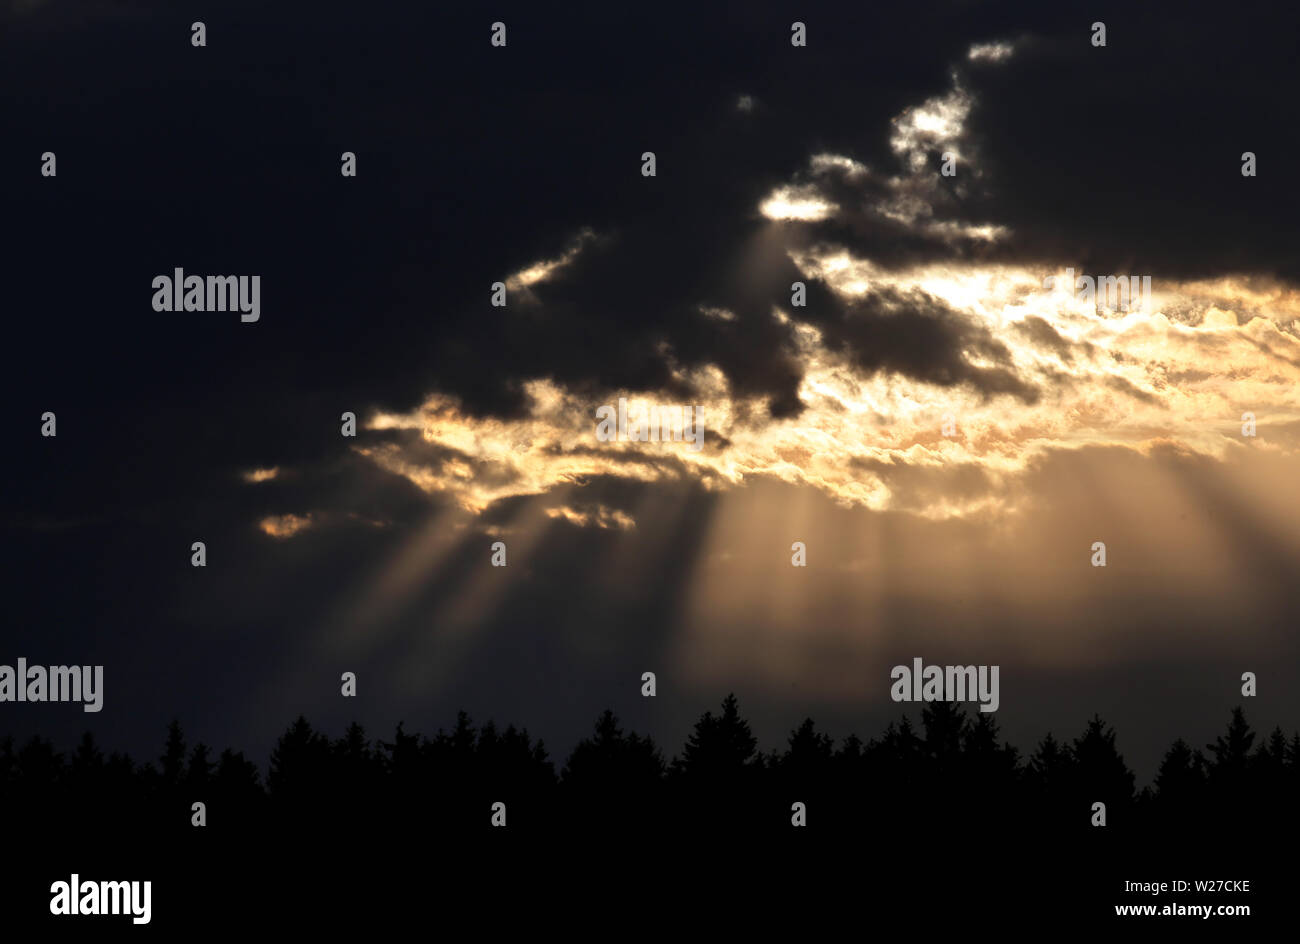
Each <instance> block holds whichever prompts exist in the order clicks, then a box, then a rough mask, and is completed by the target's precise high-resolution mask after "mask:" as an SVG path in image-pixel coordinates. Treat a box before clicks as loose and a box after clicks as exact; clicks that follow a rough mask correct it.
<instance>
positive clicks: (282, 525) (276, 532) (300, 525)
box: [258, 514, 314, 540]
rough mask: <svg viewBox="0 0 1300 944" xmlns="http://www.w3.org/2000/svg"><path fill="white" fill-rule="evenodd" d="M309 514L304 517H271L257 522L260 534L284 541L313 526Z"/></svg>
mask: <svg viewBox="0 0 1300 944" xmlns="http://www.w3.org/2000/svg"><path fill="white" fill-rule="evenodd" d="M313 523H314V522H313V519H312V516H311V515H310V514H306V515H271V516H269V517H266V518H263V519H262V520H261V521H259V522H258V527H259V528H261V530H262V533H263V534H266V535H269V536H270V537H273V538H278V539H280V540H284V539H287V538H291V537H293V536H294V535H295V534H300V533H302V532H303V531H305V530H307V529H308V528H309V527H311V526H312V524H313Z"/></svg>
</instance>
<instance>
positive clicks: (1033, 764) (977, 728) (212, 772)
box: [0, 695, 1300, 834]
mask: <svg viewBox="0 0 1300 944" xmlns="http://www.w3.org/2000/svg"><path fill="white" fill-rule="evenodd" d="M1256 742H1258V743H1256ZM1298 787H1300V734H1292V736H1291V737H1290V738H1289V739H1288V738H1287V737H1286V736H1285V735H1284V734H1283V732H1282V731H1281V729H1275V730H1274V731H1273V732H1272V733H1270V734H1269V735H1268V736H1266V737H1263V738H1260V737H1259V736H1258V735H1257V733H1256V732H1255V731H1253V730H1252V729H1251V727H1250V725H1249V723H1248V722H1247V720H1246V718H1245V715H1244V713H1243V711H1242V709H1241V708H1236V709H1234V710H1233V711H1232V714H1231V717H1230V719H1229V721H1228V724H1227V727H1226V730H1225V731H1224V732H1223V733H1222V734H1221V735H1219V736H1218V737H1216V738H1215V739H1214V741H1213V742H1211V743H1208V744H1206V745H1204V746H1203V747H1197V746H1193V745H1192V744H1189V743H1188V742H1187V741H1185V740H1183V739H1181V738H1180V739H1178V740H1176V741H1175V742H1174V743H1173V744H1172V745H1171V746H1170V748H1169V749H1168V751H1167V752H1166V754H1165V756H1164V759H1163V761H1162V762H1161V764H1160V766H1159V771H1158V773H1157V775H1156V777H1155V779H1154V782H1153V783H1152V784H1151V785H1149V786H1146V787H1144V788H1142V789H1140V790H1139V789H1138V788H1137V787H1136V785H1135V778H1134V775H1133V772H1132V771H1131V770H1130V769H1129V767H1128V766H1127V765H1126V764H1125V762H1124V759H1123V757H1122V756H1121V755H1120V753H1119V751H1118V750H1117V748H1116V737H1115V731H1114V729H1113V728H1112V727H1110V726H1109V725H1108V724H1106V723H1105V722H1104V721H1103V720H1102V719H1101V718H1099V717H1094V718H1092V719H1091V720H1090V721H1088V722H1087V723H1086V725H1085V726H1084V728H1083V730H1082V732H1081V733H1079V734H1078V735H1077V736H1076V737H1074V738H1073V739H1071V740H1057V739H1056V738H1055V737H1054V736H1053V735H1052V734H1048V735H1047V736H1045V737H1044V738H1043V739H1042V740H1041V741H1040V742H1039V743H1038V744H1037V746H1036V747H1035V748H1034V750H1033V751H1032V752H1031V753H1030V754H1028V755H1027V756H1022V754H1021V753H1020V751H1019V750H1017V749H1016V748H1015V747H1013V746H1011V745H1009V744H1007V743H1005V742H1004V741H1003V740H1002V739H1001V738H1000V736H999V731H998V726H997V723H996V721H994V720H993V717H992V715H991V714H987V713H974V714H972V713H968V712H967V711H966V709H965V708H964V707H963V706H961V705H960V704H954V703H948V702H934V703H931V704H929V705H927V706H925V707H924V709H923V710H922V712H921V724H920V726H919V728H917V727H915V726H914V725H913V724H912V723H911V721H910V720H909V719H908V718H907V717H906V716H904V717H903V718H902V719H901V720H900V721H898V722H895V723H890V724H889V725H888V727H886V729H885V730H884V731H883V732H882V733H881V734H880V735H879V736H878V737H875V738H872V739H871V740H868V741H862V740H861V739H859V738H858V737H856V736H854V735H850V736H849V737H847V738H845V739H844V740H843V741H841V742H839V743H838V744H836V742H835V741H834V740H832V738H830V737H829V736H828V735H826V734H824V733H822V732H820V731H818V730H817V727H816V725H815V723H814V722H813V720H812V719H806V720H804V721H803V722H802V723H801V724H800V725H798V727H796V728H795V729H794V730H793V731H792V732H791V733H790V735H789V738H788V741H787V743H786V745H785V746H784V747H783V748H782V749H778V750H773V751H771V752H768V753H763V752H760V751H759V750H758V746H757V741H756V739H755V737H754V735H753V734H752V732H751V730H750V726H749V724H748V723H747V722H746V721H745V720H744V718H743V717H742V716H741V713H740V709H739V706H738V704H737V701H736V698H735V697H734V696H733V695H729V696H727V698H726V699H725V700H724V701H723V702H722V705H721V707H720V709H719V710H718V711H716V712H714V711H708V712H705V713H704V715H703V716H702V717H701V718H700V719H699V720H698V721H697V722H696V724H695V726H694V729H693V730H692V731H691V733H690V735H689V737H688V739H687V740H686V742H685V744H684V746H683V747H682V749H681V751H680V752H679V753H678V754H676V755H675V756H674V757H672V758H671V759H667V758H666V757H665V755H664V753H663V752H662V750H661V748H660V747H659V746H658V745H657V744H656V743H655V742H654V741H653V740H652V739H651V738H649V737H645V736H642V735H639V734H637V733H635V732H632V731H627V730H624V728H623V727H622V726H621V725H620V723H619V721H618V719H617V718H616V717H615V715H614V714H613V713H612V712H611V711H605V712H604V713H603V714H602V715H601V716H600V717H599V718H598V719H597V720H596V723H595V726H594V728H593V730H592V731H591V733H590V734H589V735H588V736H587V737H585V738H584V739H583V740H581V741H580V742H579V743H578V744H577V745H576V746H575V747H574V749H573V751H572V752H571V753H570V755H569V756H568V758H567V760H566V761H565V762H564V763H563V764H562V765H560V767H559V768H558V769H557V767H556V765H555V763H554V762H553V761H552V760H551V759H550V758H549V757H548V755H547V752H546V749H545V746H544V744H543V742H542V741H540V740H534V739H533V738H532V737H531V736H530V735H529V733H528V732H527V731H526V730H524V729H521V728H516V727H514V726H513V725H511V726H508V727H506V728H504V729H502V728H500V727H498V726H497V725H496V724H494V723H493V722H491V721H488V722H487V723H485V724H483V725H481V726H476V725H475V724H474V723H473V722H472V721H471V719H470V717H469V716H468V715H466V714H465V713H464V712H461V713H460V714H459V715H458V717H457V718H456V723H455V725H454V726H453V727H452V728H451V729H450V730H447V731H444V730H439V731H438V732H437V733H436V734H435V735H434V736H432V737H425V736H422V735H419V734H415V733H408V732H407V731H406V730H405V729H404V726H403V725H402V724H399V725H398V726H397V729H396V731H395V732H394V733H393V735H392V739H391V740H383V739H373V740H372V739H371V738H370V737H369V736H368V735H367V733H366V732H365V731H364V730H363V729H362V728H361V726H359V725H357V724H355V723H354V724H352V725H350V726H349V727H348V728H347V729H346V730H345V731H344V732H343V734H342V736H340V737H338V738H335V739H331V738H330V737H328V736H327V735H325V734H324V733H322V732H320V731H317V730H316V729H314V728H313V727H312V726H311V725H310V724H309V723H308V722H307V720H306V719H305V718H302V717H299V718H298V719H297V720H296V721H294V722H293V723H292V724H291V725H290V726H289V727H288V729H287V730H286V731H285V732H284V734H283V735H282V736H281V737H280V739H279V741H278V743H277V744H276V746H275V748H274V750H273V751H272V753H271V756H270V763H269V767H268V769H267V773H266V776H265V777H263V776H262V774H261V771H260V770H259V768H258V766H257V765H256V764H255V763H253V762H252V761H250V760H249V759H248V758H247V757H246V756H245V755H244V754H242V753H240V752H237V751H233V750H229V749H227V750H224V751H222V752H221V753H220V754H219V755H214V752H213V751H212V750H211V749H210V748H209V747H208V746H207V745H205V744H202V743H198V744H194V745H190V744H188V743H187V741H186V739H185V736H184V733H183V731H182V730H181V727H180V725H179V724H178V723H176V722H173V723H172V724H171V725H170V726H169V727H168V729H167V732H166V738H165V741H164V743H163V749H162V754H161V755H160V757H159V758H158V759H157V760H156V761H154V760H150V761H146V762H144V763H137V762H136V761H135V760H133V759H132V758H130V757H129V756H126V755H124V754H121V753H111V754H107V755H106V754H105V753H104V752H103V751H102V750H101V748H100V747H99V745H97V744H96V742H95V739H94V738H93V736H92V735H91V734H90V733H89V732H87V733H86V734H85V735H83V737H82V739H81V741H80V743H79V744H77V745H76V747H75V748H74V749H73V750H72V751H71V752H70V753H63V752H60V751H58V750H56V748H55V745H54V744H53V743H51V742H50V741H49V740H47V739H44V738H41V737H39V736H36V737H32V738H31V739H30V740H28V741H26V742H25V743H23V744H21V745H16V744H15V742H14V740H13V739H12V738H4V739H0V810H4V811H6V814H7V816H6V818H7V819H9V820H10V821H11V822H15V823H17V824H19V826H20V828H21V827H26V828H29V829H44V828H50V827H51V826H52V825H53V824H57V828H58V829H60V830H63V829H77V828H83V827H84V828H86V829H96V828H102V827H104V826H105V825H107V824H116V825H124V824H129V825H130V828H131V829H132V830H134V831H136V832H140V831H144V832H176V831H181V830H186V829H190V828H191V826H192V822H191V821H192V817H193V812H192V804H193V803H195V802H202V803H203V804H204V805H205V815H206V826H207V828H208V829H210V830H218V831H221V832H224V833H239V832H244V831H248V830H265V829H272V830H274V829H281V828H283V829H289V830H292V829H295V828H304V829H312V828H315V827H318V826H319V825H320V824H322V823H329V824H332V825H336V826H339V827H343V828H346V827H348V826H359V827H387V828H400V829H403V830H407V829H416V830H420V829H436V830H437V831H439V832H447V831H477V830H481V829H487V828H491V818H492V812H491V807H492V804H494V803H497V802H501V803H504V804H506V811H507V813H506V816H507V820H506V825H507V826H508V827H511V828H518V829H525V830H531V829H547V828H562V829H566V830H568V829H574V828H578V829H581V828H590V829H593V830H600V831H607V830H613V831H618V830H636V831H641V830H648V829H663V828H669V829H672V828H690V829H700V828H703V829H709V830H717V829H736V830H747V831H748V830H760V831H762V830H769V829H770V830H785V831H790V829H791V826H792V816H793V815H794V814H793V812H792V805H793V804H794V803H802V804H804V805H805V817H806V822H807V825H808V827H809V829H810V831H811V830H818V831H834V832H840V831H844V830H848V831H863V830H871V831H875V832H880V831H885V832H888V831H890V830H900V831H901V830H903V829H907V830H918V829H920V830H922V831H925V832H934V831H938V830H945V829H954V828H969V827H971V826H972V824H982V825H984V826H989V827H993V828H996V829H999V830H1010V831H1022V832H1033V833H1036V834H1043V833H1044V832H1046V833H1048V834H1065V833H1075V834H1081V833H1083V832H1085V831H1088V830H1090V829H1092V828H1093V826H1092V819H1093V812H1092V807H1093V804H1094V803H1096V802H1103V803H1105V805H1106V826H1107V829H1108V831H1113V830H1118V831H1125V832H1129V833H1142V834H1146V833H1150V832H1152V831H1160V830H1170V831H1182V830H1196V831H1206V830H1208V831H1210V832H1217V833H1220V834H1240V833H1241V832H1242V831H1244V830H1254V829H1258V828H1267V829H1269V830H1276V829H1285V828H1292V829H1293V828H1295V826H1296V825H1297V813H1296V809H1295V803H1294V798H1295V797H1296V796H1297V795H1300V790H1298V789H1297V788H1298Z"/></svg>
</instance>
